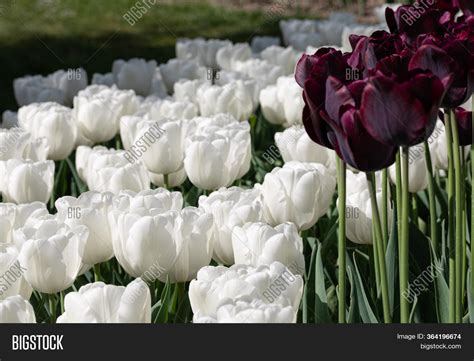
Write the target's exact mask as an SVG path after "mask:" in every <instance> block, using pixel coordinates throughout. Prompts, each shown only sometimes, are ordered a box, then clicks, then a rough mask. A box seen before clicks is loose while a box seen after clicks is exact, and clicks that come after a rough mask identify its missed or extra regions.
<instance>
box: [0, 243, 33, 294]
mask: <svg viewBox="0 0 474 361" xmlns="http://www.w3.org/2000/svg"><path fill="white" fill-rule="evenodd" d="M18 255H19V250H18V248H17V247H16V246H14V245H12V244H3V243H0V274H1V275H2V277H1V279H0V300H4V299H5V298H7V297H10V296H16V295H20V296H22V297H23V298H25V299H27V300H28V299H29V298H30V297H31V293H32V292H33V289H32V288H31V286H30V285H29V284H28V282H26V280H25V278H24V272H25V269H24V268H23V267H22V266H21V264H20V262H19V260H18Z"/></svg>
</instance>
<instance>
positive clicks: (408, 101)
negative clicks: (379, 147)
mask: <svg viewBox="0 0 474 361" xmlns="http://www.w3.org/2000/svg"><path fill="white" fill-rule="evenodd" d="M406 65H407V59H406V58H404V57H401V56H398V55H393V56H390V57H387V58H385V59H384V60H382V61H381V62H380V63H379V64H378V66H377V69H378V71H377V73H376V75H374V76H371V77H370V78H369V79H368V85H367V87H366V88H365V89H364V93H363V95H362V104H361V119H362V123H363V124H364V127H365V128H366V129H367V131H368V132H369V133H370V135H372V136H373V137H374V138H375V139H377V140H378V141H379V142H381V143H384V144H387V145H392V146H413V145H416V144H418V143H421V142H423V141H425V140H426V139H428V137H429V136H430V135H431V133H432V132H433V130H434V127H435V125H436V119H437V116H438V110H439V106H440V103H441V100H442V98H443V95H444V89H445V88H444V86H443V84H442V82H441V80H440V79H439V78H438V77H436V76H435V75H433V74H432V73H430V72H426V71H421V70H414V71H407V69H406ZM393 70H396V72H393V73H392V71H393Z"/></svg>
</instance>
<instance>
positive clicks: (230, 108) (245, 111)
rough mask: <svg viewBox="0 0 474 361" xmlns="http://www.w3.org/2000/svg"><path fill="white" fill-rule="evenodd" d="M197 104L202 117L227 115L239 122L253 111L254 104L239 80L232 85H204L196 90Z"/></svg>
mask: <svg viewBox="0 0 474 361" xmlns="http://www.w3.org/2000/svg"><path fill="white" fill-rule="evenodd" d="M197 102H198V104H199V111H200V112H201V115H202V116H205V117H207V116H211V115H215V114H219V113H229V114H232V115H233V116H234V117H235V118H237V119H239V120H247V119H248V118H249V117H250V115H251V114H252V112H253V111H254V102H253V97H252V95H251V94H249V93H248V91H247V87H246V86H245V84H244V82H243V81H241V80H238V81H235V82H234V83H230V84H226V85H223V86H219V85H204V86H202V87H200V88H199V89H198V92H197Z"/></svg>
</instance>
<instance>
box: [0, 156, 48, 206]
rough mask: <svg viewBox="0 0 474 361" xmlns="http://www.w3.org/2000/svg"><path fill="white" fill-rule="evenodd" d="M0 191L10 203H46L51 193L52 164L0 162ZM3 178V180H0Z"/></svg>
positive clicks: (25, 161) (14, 161)
mask: <svg viewBox="0 0 474 361" xmlns="http://www.w3.org/2000/svg"><path fill="white" fill-rule="evenodd" d="M0 174H2V176H1V177H0V190H1V191H2V194H3V200H4V201H6V202H11V203H17V204H19V203H31V202H35V201H39V202H44V203H46V202H47V201H48V200H49V198H50V197H51V194H52V192H53V184H54V162H53V161H44V162H33V161H30V160H22V159H10V160H8V161H6V162H3V161H0ZM2 177H3V179H2Z"/></svg>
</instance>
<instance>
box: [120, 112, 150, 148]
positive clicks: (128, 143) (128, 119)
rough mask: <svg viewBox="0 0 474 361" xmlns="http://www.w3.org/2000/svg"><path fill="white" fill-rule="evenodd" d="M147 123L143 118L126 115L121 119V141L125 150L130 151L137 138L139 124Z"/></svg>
mask: <svg viewBox="0 0 474 361" xmlns="http://www.w3.org/2000/svg"><path fill="white" fill-rule="evenodd" d="M143 121H146V119H144V118H143V117H141V116H135V115H125V116H123V117H122V118H120V139H121V140H122V145H123V148H124V149H126V150H129V149H130V148H131V147H132V145H133V143H134V142H135V139H136V137H137V130H138V124H140V123H141V122H143Z"/></svg>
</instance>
